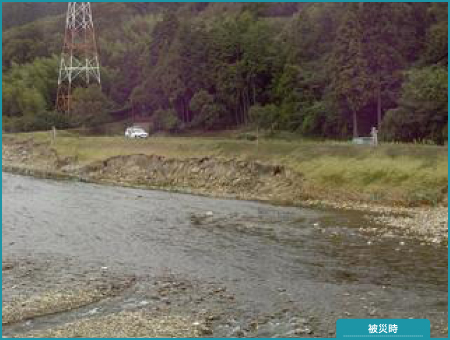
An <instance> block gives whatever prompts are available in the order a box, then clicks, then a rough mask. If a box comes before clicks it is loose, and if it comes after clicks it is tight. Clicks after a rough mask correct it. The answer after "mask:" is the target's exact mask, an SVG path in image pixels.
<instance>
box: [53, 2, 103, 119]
mask: <svg viewBox="0 0 450 340" xmlns="http://www.w3.org/2000/svg"><path fill="white" fill-rule="evenodd" d="M65 25H66V28H65V34H64V44H63V48H62V53H61V61H60V65H59V76H58V93H57V96H56V110H57V111H59V112H64V113H67V114H70V111H71V108H72V91H73V89H74V88H76V87H87V86H89V84H90V83H96V84H98V85H99V86H100V85H101V82H100V66H99V61H98V53H97V44H96V42H95V34H94V23H93V21H92V12H91V3H90V2H69V4H68V9H67V15H66V24H65Z"/></svg>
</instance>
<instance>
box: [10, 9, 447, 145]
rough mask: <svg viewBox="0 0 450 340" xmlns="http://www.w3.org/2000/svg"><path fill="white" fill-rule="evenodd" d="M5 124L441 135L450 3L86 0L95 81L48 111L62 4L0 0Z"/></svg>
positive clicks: (421, 138) (426, 138) (436, 138)
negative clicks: (68, 107)
mask: <svg viewBox="0 0 450 340" xmlns="http://www.w3.org/2000/svg"><path fill="white" fill-rule="evenodd" d="M2 6H3V14H2V15H3V18H2V19H3V33H2V34H3V36H2V56H3V61H2V71H3V79H2V84H3V86H2V98H3V101H2V110H3V111H2V112H3V115H2V123H3V131H5V132H21V131H35V130H46V129H49V128H51V127H52V126H56V127H57V128H60V129H63V128H77V127H81V126H82V127H90V128H95V127H101V126H102V124H105V123H108V122H114V121H124V122H125V123H127V122H129V120H130V117H131V116H133V117H138V119H139V120H142V121H147V122H149V125H148V126H149V127H151V130H152V131H151V132H156V131H165V132H170V133H181V132H186V131H198V132H202V131H219V130H224V129H241V128H242V129H253V128H258V129H261V130H264V131H268V132H273V131H290V132H293V133H295V134H298V135H299V136H302V137H308V138H309V137H311V138H330V139H348V138H351V137H352V136H367V135H369V132H370V130H371V128H372V127H374V126H375V127H377V128H378V130H379V132H380V137H379V138H381V139H382V140H385V141H401V142H427V143H428V142H432V143H436V144H444V143H446V142H447V135H448V128H447V122H448V117H447V116H448V109H447V100H448V97H447V91H448V88H447V87H448V81H447V72H448V69H447V68H448V46H447V44H448V33H447V32H448V19H447V3H206V2H202V3H92V12H93V17H94V25H95V31H96V36H97V45H98V51H99V56H100V65H101V76H102V88H101V89H99V88H95V87H88V88H80V89H77V90H76V91H75V92H74V94H73V112H72V113H71V114H70V115H66V114H62V113H58V112H55V99H56V89H57V78H58V58H59V55H60V52H61V47H62V43H63V37H64V20H65V11H66V6H67V4H64V3H3V4H2Z"/></svg>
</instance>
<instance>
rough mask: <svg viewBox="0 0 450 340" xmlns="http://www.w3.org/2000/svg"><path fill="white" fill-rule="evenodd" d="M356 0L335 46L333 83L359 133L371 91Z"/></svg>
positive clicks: (348, 11) (354, 133)
mask: <svg viewBox="0 0 450 340" xmlns="http://www.w3.org/2000/svg"><path fill="white" fill-rule="evenodd" d="M358 14H359V7H358V5H357V4H349V5H348V9H347V12H346V14H345V16H344V18H343V22H342V23H341V26H340V27H339V30H338V33H337V37H336V40H335V43H334V47H333V64H332V73H333V79H332V87H333V89H334V92H335V94H336V96H337V97H338V98H339V99H340V100H342V101H343V102H344V103H345V105H346V106H347V107H348V108H349V109H350V111H351V113H352V127H353V136H354V137H356V136H358V114H359V112H360V110H361V109H362V107H363V106H364V105H365V104H366V103H367V100H368V98H369V96H370V92H371V86H372V84H371V81H370V76H369V74H368V64H367V60H366V58H365V56H364V53H363V38H364V37H363V34H362V27H361V22H360V18H359V16H358Z"/></svg>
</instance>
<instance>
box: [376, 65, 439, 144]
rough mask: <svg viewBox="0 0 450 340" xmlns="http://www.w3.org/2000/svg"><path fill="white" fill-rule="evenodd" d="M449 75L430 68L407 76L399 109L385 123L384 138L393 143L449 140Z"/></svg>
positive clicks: (394, 110) (388, 115)
mask: <svg viewBox="0 0 450 340" xmlns="http://www.w3.org/2000/svg"><path fill="white" fill-rule="evenodd" d="M447 77H448V72H447V69H446V68H444V67H440V66H428V67H425V68H421V69H414V70H411V71H409V72H408V73H407V80H406V82H405V83H404V84H403V87H402V92H401V97H400V100H399V107H398V108H396V109H393V110H389V111H388V112H387V114H386V117H385V119H384V120H383V129H386V132H385V133H384V136H385V137H386V138H387V139H390V140H402V141H412V140H423V139H430V140H433V141H435V142H436V143H438V144H443V143H444V141H445V140H446V139H447V131H448V129H447V124H448V97H447V93H448V80H447Z"/></svg>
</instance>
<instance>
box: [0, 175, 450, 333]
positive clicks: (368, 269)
mask: <svg viewBox="0 0 450 340" xmlns="http://www.w3.org/2000/svg"><path fill="white" fill-rule="evenodd" d="M2 192H3V195H2V206H3V210H2V220H3V225H2V236H3V237H2V247H3V249H2V255H3V258H5V257H6V258H14V257H17V258H23V257H24V256H27V257H29V258H33V257H35V258H39V257H42V256H45V257H47V258H49V257H50V258H52V257H53V258H55V259H57V258H74V259H77V261H78V262H79V263H81V264H85V265H86V266H91V265H93V264H95V265H99V266H104V267H108V268H111V269H112V270H116V271H123V272H126V273H132V274H133V275H136V276H137V277H139V276H145V275H148V274H151V275H158V274H159V273H163V272H167V271H170V272H171V273H175V274H177V275H182V276H184V277H189V278H195V279H196V280H202V281H205V282H220V283H221V284H223V285H224V286H225V287H226V288H227V290H228V291H229V292H231V293H232V294H234V295H235V297H236V301H238V303H237V305H236V307H233V308H236V309H239V311H240V313H239V315H240V316H241V318H242V320H235V321H236V322H237V323H239V322H240V323H241V324H242V327H244V326H245V325H244V324H245V322H248V320H250V319H251V318H252V317H253V316H255V315H260V314H265V315H269V314H277V315H278V319H277V321H276V322H273V323H272V324H271V325H270V327H269V326H265V327H262V328H260V329H259V331H258V332H256V333H254V334H252V335H255V336H283V335H284V336H286V335H289V334H291V333H289V332H290V331H292V328H293V327H294V326H292V325H291V324H290V321H289V320H291V319H292V318H293V317H297V316H302V317H305V318H307V319H308V320H314V321H312V322H313V323H314V324H313V325H312V326H310V328H314V333H313V334H310V335H312V336H319V335H320V336H327V334H329V335H328V336H332V334H333V330H334V324H335V321H336V319H338V318H352V317H353V318H375V317H376V318H428V319H430V321H431V324H432V334H434V335H440V331H441V330H442V329H443V328H445V327H446V325H447V284H448V283H447V266H448V260H447V248H446V247H441V246H432V245H420V242H419V241H417V242H415V241H411V240H410V239H408V240H405V241H404V242H405V245H401V246H399V244H400V243H401V242H402V238H401V237H395V238H386V239H384V238H383V239H381V238H380V240H378V241H375V242H372V243H371V244H368V239H367V237H365V236H363V235H361V233H360V232H359V229H360V228H369V227H373V226H372V225H371V224H370V222H369V221H368V220H367V219H366V218H365V217H364V215H363V214H362V213H354V212H339V211H330V210H323V211H322V210H312V209H304V208H292V207H276V206H271V205H268V204H262V203H257V202H246V201H236V200H224V199H212V198H205V197H199V196H192V195H184V194H176V193H168V192H162V191H148V190H139V189H130V188H122V187H112V186H101V185H94V184H85V183H76V182H64V181H52V180H40V179H34V178H30V177H22V176H18V175H12V174H7V173H2ZM68 270H70V269H68ZM3 293H4V294H5V291H4V292H3ZM5 298H6V299H7V297H5V296H4V299H5ZM283 313H284V314H283ZM280 315H281V316H280ZM283 315H284V316H283ZM237 319H239V317H237ZM249 334H250V333H249ZM215 335H218V336H226V335H232V334H230V333H227V331H226V330H225V329H222V328H220V327H218V328H217V329H216V330H215Z"/></svg>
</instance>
